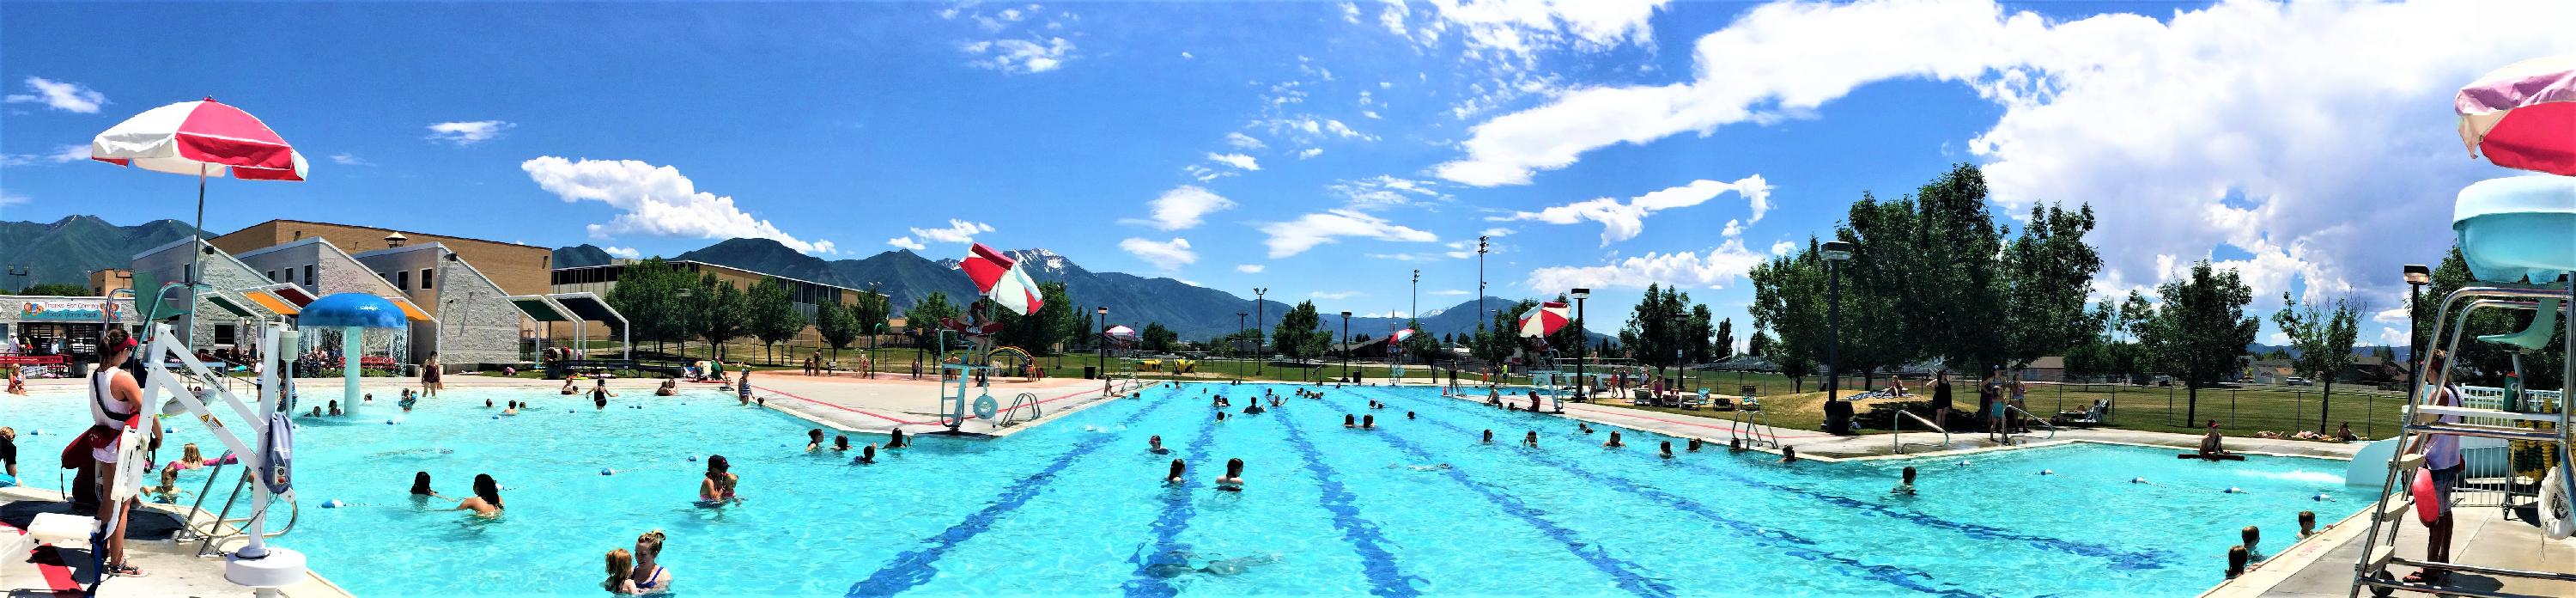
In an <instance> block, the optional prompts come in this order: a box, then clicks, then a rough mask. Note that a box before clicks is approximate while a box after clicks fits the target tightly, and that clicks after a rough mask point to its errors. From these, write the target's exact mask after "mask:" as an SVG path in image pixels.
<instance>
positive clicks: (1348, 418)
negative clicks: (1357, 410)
mask: <svg viewBox="0 0 2576 598" xmlns="http://www.w3.org/2000/svg"><path fill="white" fill-rule="evenodd" d="M1359 421H1360V419H1359V418H1358V417H1354V416H1352V415H1351V414H1348V413H1344V414H1342V427H1344V428H1357V427H1360V424H1359Z"/></svg>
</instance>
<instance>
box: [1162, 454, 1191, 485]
mask: <svg viewBox="0 0 2576 598" xmlns="http://www.w3.org/2000/svg"><path fill="white" fill-rule="evenodd" d="M1189 469H1190V466H1189V464H1188V463H1183V462H1181V460H1180V459H1173V460H1172V469H1171V473H1169V474H1165V475H1164V476H1163V483H1164V484H1181V483H1185V480H1184V479H1183V478H1182V477H1181V474H1184V473H1188V472H1189Z"/></svg>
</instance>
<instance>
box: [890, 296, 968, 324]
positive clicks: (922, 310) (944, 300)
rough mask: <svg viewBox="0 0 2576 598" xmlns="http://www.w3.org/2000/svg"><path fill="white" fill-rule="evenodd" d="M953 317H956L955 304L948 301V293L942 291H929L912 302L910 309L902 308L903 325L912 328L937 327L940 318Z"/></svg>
mask: <svg viewBox="0 0 2576 598" xmlns="http://www.w3.org/2000/svg"><path fill="white" fill-rule="evenodd" d="M954 317H957V306H956V305H954V304H950V303H949V302H948V293H946V292H944V291H931V292H930V294H929V295H924V296H922V298H921V300H920V301H915V302H913V303H912V307H911V308H910V309H905V310H903V320H904V327H906V328H911V329H913V330H928V329H931V328H937V327H938V326H939V321H940V320H946V319H949V318H954Z"/></svg>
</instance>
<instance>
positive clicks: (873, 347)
mask: <svg viewBox="0 0 2576 598" xmlns="http://www.w3.org/2000/svg"><path fill="white" fill-rule="evenodd" d="M883 334H885V322H878V323H876V328H875V329H874V330H873V331H872V332H870V333H869V334H868V378H871V379H873V378H876V377H877V336H879V335H883Z"/></svg>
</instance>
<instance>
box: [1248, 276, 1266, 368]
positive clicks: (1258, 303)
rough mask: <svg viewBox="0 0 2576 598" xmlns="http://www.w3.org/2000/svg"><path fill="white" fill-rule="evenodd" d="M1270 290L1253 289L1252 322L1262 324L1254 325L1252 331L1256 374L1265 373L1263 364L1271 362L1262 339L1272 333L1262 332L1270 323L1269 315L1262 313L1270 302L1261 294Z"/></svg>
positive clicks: (1253, 366) (1253, 359) (1253, 364)
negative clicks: (1262, 327) (1263, 346)
mask: <svg viewBox="0 0 2576 598" xmlns="http://www.w3.org/2000/svg"><path fill="white" fill-rule="evenodd" d="M1269 292H1270V289H1265V288H1259V287H1254V288H1253V289H1252V323H1254V324H1259V325H1260V326H1254V327H1253V331H1252V375H1255V376H1259V375H1263V372H1264V369H1263V367H1262V366H1263V365H1265V364H1268V363H1270V356H1269V355H1265V353H1269V351H1266V350H1263V349H1262V348H1261V345H1262V342H1261V341H1263V340H1267V339H1269V337H1270V335H1267V334H1262V333H1261V326H1268V325H1270V323H1269V322H1268V319H1269V317H1268V315H1266V314H1263V313H1262V312H1263V311H1266V310H1268V309H1269V307H1270V304H1269V303H1267V302H1264V301H1262V300H1261V296H1262V295H1264V294H1267V293H1269Z"/></svg>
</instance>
